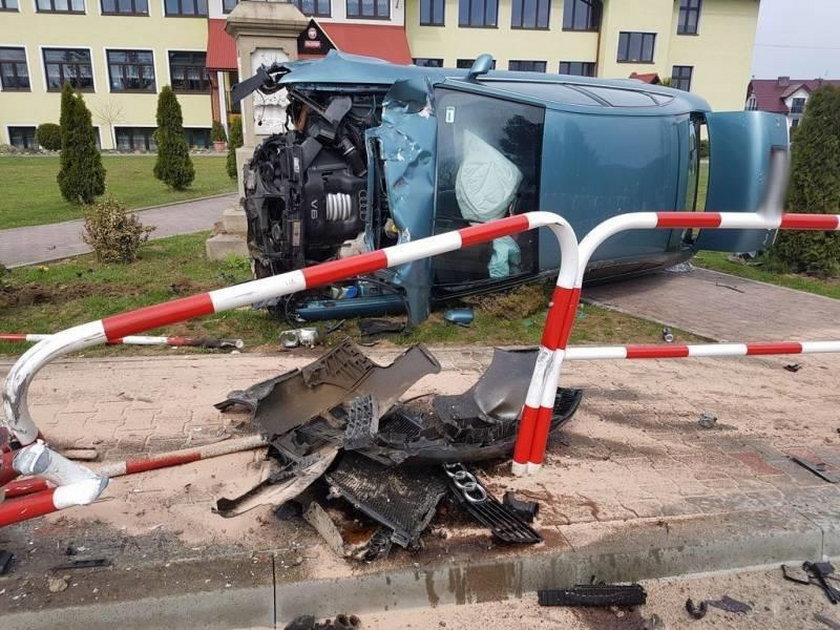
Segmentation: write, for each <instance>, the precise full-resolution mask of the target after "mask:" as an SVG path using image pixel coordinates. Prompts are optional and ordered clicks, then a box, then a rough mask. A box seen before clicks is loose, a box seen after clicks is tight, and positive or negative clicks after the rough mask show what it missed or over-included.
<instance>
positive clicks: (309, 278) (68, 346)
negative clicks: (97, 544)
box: [0, 212, 578, 525]
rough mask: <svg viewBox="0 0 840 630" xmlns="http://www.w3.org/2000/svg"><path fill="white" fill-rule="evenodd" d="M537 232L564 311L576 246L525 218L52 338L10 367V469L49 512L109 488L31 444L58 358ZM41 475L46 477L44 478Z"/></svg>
mask: <svg viewBox="0 0 840 630" xmlns="http://www.w3.org/2000/svg"><path fill="white" fill-rule="evenodd" d="M540 227H547V228H549V229H550V230H551V231H552V233H553V234H554V235H555V237H556V238H557V240H558V242H559V245H560V253H561V264H560V271H559V273H558V277H557V289H556V290H555V296H556V295H560V296H561V298H563V299H564V300H565V302H564V303H568V302H570V301H571V297H570V296H571V294H572V293H573V292H574V282H575V277H576V276H577V267H578V244H577V239H576V237H575V234H574V231H573V230H572V227H571V226H570V225H569V223H568V222H567V221H566V220H565V219H564V218H562V217H560V216H558V215H556V214H553V213H550V212H527V213H524V214H520V215H516V216H512V217H507V218H504V219H499V220H497V221H491V222H489V223H484V224H480V225H475V226H470V227H467V228H462V229H460V230H455V231H453V232H446V233H444V234H438V235H435V236H430V237H428V238H424V239H420V240H417V241H411V242H408V243H402V244H400V245H395V246H393V247H388V248H386V249H381V250H376V251H372V252H367V253H364V254H359V255H357V256H351V257H349V258H343V259H341V260H334V261H330V262H326V263H321V264H319V265H314V266H312V267H306V268H304V269H298V270H295V271H290V272H287V273H283V274H280V275H277V276H271V277H268V278H261V279H258V280H252V281H251V282H246V283H243V284H238V285H235V286H231V287H226V288H224V289H218V290H216V291H210V292H208V293H201V294H198V295H194V296H190V297H186V298H180V299H177V300H172V301H170V302H165V303H163V304H159V305H156V306H148V307H145V308H141V309H138V310H135V311H130V312H127V313H123V314H120V315H114V316H111V317H106V318H105V319H102V320H98V321H94V322H89V323H87V324H82V325H80V326H74V327H73V328H68V329H67V330H64V331H61V332H59V333H56V334H55V335H52V336H51V337H50V338H49V339H45V340H44V341H41V342H39V343H38V344H37V345H35V346H33V347H32V348H30V349H29V350H27V351H26V352H25V353H24V354H23V355H22V356H21V357H20V358H19V359H18V361H17V362H16V363H15V364H14V366H12V369H11V370H10V371H9V374H8V376H7V377H6V382H5V384H4V387H3V395H2V398H3V412H4V414H5V423H6V425H7V426H8V428H9V429H10V430H11V432H12V433H13V434H14V435H15V437H17V439H18V440H19V441H20V443H21V444H23V445H24V446H23V448H22V449H21V450H20V451H18V452H17V453H16V456H15V458H14V465H15V468H16V470H17V471H18V472H20V473H21V474H24V475H30V474H33V473H34V472H35V465H34V464H35V462H39V463H40V466H39V467H38V468H39V470H38V472H37V474H39V475H40V476H42V477H44V478H46V479H47V480H48V481H50V482H51V483H52V484H53V485H56V486H58V487H57V488H56V489H55V494H56V497H57V499H58V501H57V502H54V505H53V507H52V508H51V510H50V511H52V510H57V509H61V508H64V507H68V506H70V505H81V504H84V503H90V502H91V501H93V500H95V499H96V498H97V497H98V496H99V495H100V494H101V492H102V490H104V487H105V484H106V483H107V478H105V477H102V476H97V475H95V474H94V473H93V472H91V471H90V470H89V469H87V468H85V467H84V466H82V465H81V464H77V463H75V462H71V461H69V460H67V459H66V458H64V457H62V456H61V455H59V454H58V453H55V452H54V451H52V450H50V449H49V448H48V447H47V446H46V445H43V444H42V443H36V444H33V442H35V440H36V439H37V436H38V428H37V426H36V424H35V422H34V421H33V419H32V417H31V415H30V413H29V409H28V406H27V392H28V389H29V385H30V383H31V381H32V379H33V377H34V376H35V374H37V372H38V371H39V370H40V369H41V368H42V367H43V366H44V365H46V364H47V363H49V362H50V361H52V360H53V359H55V358H56V357H59V356H62V355H64V354H67V353H69V352H73V351H76V350H81V349H82V348H87V347H90V346H94V345H98V344H103V343H107V342H108V341H114V340H116V339H122V338H124V337H126V336H128V335H134V334H137V333H140V332H144V331H147V330H151V329H153V328H158V327H160V326H166V325H168V324H173V323H176V322H180V321H184V320H187V319H191V318H193V317H199V316H202V315H209V314H212V313H218V312H221V311H226V310H230V309H234V308H239V307H242V306H249V305H251V304H254V303H256V302H261V301H264V300H267V299H270V298H274V297H280V296H283V295H289V294H291V293H295V292H297V291H303V290H305V289H311V288H314V287H318V286H322V285H325V284H329V283H332V282H335V281H338V280H344V279H347V278H352V277H355V276H357V275H360V274H364V273H370V272H373V271H377V270H380V269H384V268H386V267H394V266H397V265H401V264H404V263H407V262H412V261H414V260H420V259H422V258H428V257H430V256H435V255H437V254H442V253H445V252H450V251H454V250H457V249H462V248H465V247H470V246H471V245H476V244H478V243H483V242H487V241H492V240H494V239H497V238H501V237H503V236H509V235H511V234H517V233H519V232H524V231H527V230H532V229H535V228H540ZM575 302H576V299H575ZM557 307H558V300H557V299H555V300H554V302H553V304H552V307H551V309H550V311H551V312H556V311H557ZM555 336H557V335H556V334H555V333H554V332H552V334H551V338H552V339H553V338H554V337H555ZM540 356H541V359H540V360H538V362H537V367H536V368H535V375H536V376H538V378H535V379H534V380H535V381H536V382H538V383H539V391H536V389H535V392H534V393H533V395H532V399H541V398H542V396H541V394H542V388H543V386H544V385H545V384H546V378H547V377H548V376H549V375H554V374H556V373H559V365H557V366H556V367H555V366H554V361H555V359H554V355H553V352H552V351H551V350H550V349H549V347H545V348H543V349H542V351H541V353H540ZM549 368H550V369H549ZM552 383H554V386H555V388H556V378H554V380H552ZM36 451H37V453H36ZM36 455H37V457H36ZM40 469H43V472H41V470H40ZM68 484H74V487H75V490H74V491H73V492H69V491H65V490H62V487H63V486H66V485H68ZM97 484H98V485H97ZM59 491H61V492H59ZM38 507H39V509H41V510H43V509H49V508H50V505H48V504H47V502H46V501H45V503H44V505H39V506H38ZM41 513H44V512H41ZM2 524H3V523H0V525H2Z"/></svg>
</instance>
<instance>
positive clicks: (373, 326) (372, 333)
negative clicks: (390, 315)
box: [358, 318, 405, 341]
mask: <svg viewBox="0 0 840 630" xmlns="http://www.w3.org/2000/svg"><path fill="white" fill-rule="evenodd" d="M358 326H359V333H360V334H361V335H362V337H363V338H365V340H366V341H370V340H371V339H378V338H380V337H383V336H384V335H396V334H399V333H401V332H402V331H403V330H405V324H403V323H402V322H395V321H392V320H390V319H373V318H363V319H360V320H359V323H358Z"/></svg>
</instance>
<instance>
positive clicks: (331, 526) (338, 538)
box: [303, 496, 392, 562]
mask: <svg viewBox="0 0 840 630" xmlns="http://www.w3.org/2000/svg"><path fill="white" fill-rule="evenodd" d="M305 503H306V507H305V509H304V510H303V519H304V520H305V521H306V522H307V523H309V524H310V525H311V526H312V528H313V529H314V530H315V531H316V532H318V534H320V536H321V538H323V539H324V542H326V543H327V546H328V547H329V548H330V549H332V550H333V552H334V553H335V554H336V555H337V556H339V557H340V558H352V559H354V560H361V561H363V562H372V561H374V560H378V559H379V558H384V557H386V556H387V555H388V552H389V551H390V550H391V538H392V530H390V529H388V528H387V527H383V526H378V527H369V528H367V535H365V534H364V532H362V533H361V534H360V532H359V530H358V528H356V530H355V531H354V532H353V536H352V540H347V539H345V536H343V535H342V532H341V529H340V528H339V526H338V525H336V523H335V522H334V521H333V519H332V518H331V517H330V515H329V513H328V512H327V510H326V509H325V508H324V506H323V505H321V504H320V503H319V502H318V501H317V500H316V499H314V498H312V497H311V496H310V497H308V498H307V499H306V501H305Z"/></svg>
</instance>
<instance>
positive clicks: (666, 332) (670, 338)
mask: <svg viewBox="0 0 840 630" xmlns="http://www.w3.org/2000/svg"><path fill="white" fill-rule="evenodd" d="M662 341H664V342H665V343H674V333H673V332H671V329H670V328H668V326H665V328H663V329H662Z"/></svg>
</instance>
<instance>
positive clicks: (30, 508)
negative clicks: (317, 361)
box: [0, 435, 265, 526]
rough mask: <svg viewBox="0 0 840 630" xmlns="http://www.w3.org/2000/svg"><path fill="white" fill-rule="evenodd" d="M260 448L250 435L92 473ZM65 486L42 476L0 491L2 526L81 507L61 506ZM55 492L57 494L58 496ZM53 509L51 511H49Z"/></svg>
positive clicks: (110, 474) (120, 472)
mask: <svg viewBox="0 0 840 630" xmlns="http://www.w3.org/2000/svg"><path fill="white" fill-rule="evenodd" d="M260 446H265V440H264V439H263V438H262V436H260V435H249V436H246V437H241V438H234V439H231V440H223V441H221V442H215V443H213V444H206V445H204V446H197V447H194V448H187V449H183V450H180V451H172V452H170V453H164V454H161V455H152V456H151V457H135V458H130V459H127V460H125V461H121V462H112V463H107V464H103V465H101V466H99V467H97V468H95V469H94V470H93V472H94V473H95V474H96V475H98V476H99V477H101V478H105V479H112V478H114V477H122V476H124V475H133V474H136V473H141V472H147V471H149V470H158V469H160V468H170V467H172V466H181V465H183V464H191V463H192V462H197V461H201V460H204V459H210V458H212V457H219V456H221V455H229V454H230V453H239V452H241V451H250V450H251V449H255V448H259V447H260ZM0 485H2V483H0ZM64 487H67V486H61V487H58V488H53V487H51V486H50V485H49V483H47V480H46V479H43V478H40V477H30V478H27V479H20V480H18V481H12V482H11V483H8V484H6V485H5V486H4V487H2V488H0V494H3V495H5V498H6V499H9V500H7V501H2V502H0V526H2V525H10V524H12V523H17V522H19V521H24V520H27V519H30V518H33V517H35V516H42V515H44V514H49V513H50V512H54V511H55V510H60V509H62V507H69V505H79V504H78V503H69V504H68V505H61V507H59V505H60V504H62V503H66V502H67V500H68V499H67V497H66V496H62V493H61V492H59V491H60V490H61V488H64ZM56 493H58V494H57V495H56ZM87 496H88V495H86V496H85V498H87ZM97 496H98V495H97ZM77 498H78V497H77ZM94 498H96V497H94ZM51 506H52V509H49V508H50V507H51Z"/></svg>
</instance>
